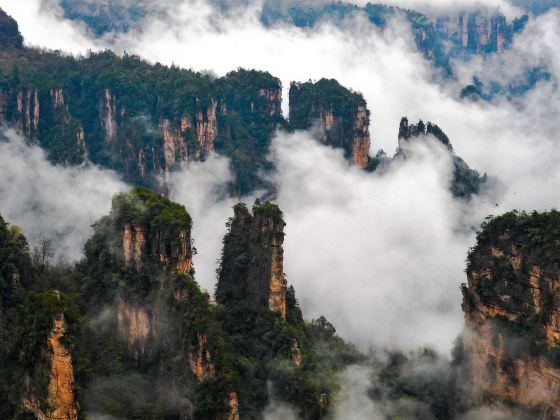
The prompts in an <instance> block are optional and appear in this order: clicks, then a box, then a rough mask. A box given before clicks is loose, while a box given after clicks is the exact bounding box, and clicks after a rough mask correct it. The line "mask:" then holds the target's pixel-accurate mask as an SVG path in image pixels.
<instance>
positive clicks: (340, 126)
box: [289, 79, 371, 168]
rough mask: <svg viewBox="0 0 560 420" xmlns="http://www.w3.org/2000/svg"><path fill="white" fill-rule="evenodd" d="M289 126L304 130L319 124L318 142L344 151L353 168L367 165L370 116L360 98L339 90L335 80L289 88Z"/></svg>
mask: <svg viewBox="0 0 560 420" xmlns="http://www.w3.org/2000/svg"><path fill="white" fill-rule="evenodd" d="M289 96H290V98H289V100H290V126H291V127H292V128H294V129H298V130H307V129H310V128H311V127H313V125H314V124H317V123H318V124H319V127H318V128H319V129H318V132H317V136H318V139H319V140H320V141H321V142H323V143H325V144H328V145H330V146H333V147H339V148H342V149H343V150H344V154H345V156H346V157H347V158H348V159H350V160H351V161H352V162H353V163H354V164H355V165H356V166H358V167H360V168H365V167H367V165H368V162H369V149H370V145H371V139H370V134H369V116H370V113H369V111H368V109H367V107H366V102H365V100H364V98H363V97H362V95H360V94H359V93H356V92H352V91H351V90H348V89H346V88H345V87H343V86H341V85H340V84H339V83H338V82H336V81H335V80H327V79H321V80H319V81H318V82H317V83H312V82H306V83H292V84H291V85H290V95H289Z"/></svg>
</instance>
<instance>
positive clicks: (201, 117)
mask: <svg viewBox="0 0 560 420" xmlns="http://www.w3.org/2000/svg"><path fill="white" fill-rule="evenodd" d="M217 105H218V104H217V102H216V100H215V99H212V101H211V104H210V106H209V107H208V108H206V110H204V111H203V110H200V111H198V113H197V114H196V131H197V135H198V145H199V148H200V150H201V151H202V152H203V153H211V152H213V151H214V140H215V139H216V135H217V134H218V123H217V120H216V107H217Z"/></svg>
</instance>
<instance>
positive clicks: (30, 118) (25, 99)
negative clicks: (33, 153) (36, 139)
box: [17, 89, 40, 136]
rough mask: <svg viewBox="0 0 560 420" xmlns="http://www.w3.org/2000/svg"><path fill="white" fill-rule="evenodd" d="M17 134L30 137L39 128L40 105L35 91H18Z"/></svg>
mask: <svg viewBox="0 0 560 420" xmlns="http://www.w3.org/2000/svg"><path fill="white" fill-rule="evenodd" d="M17 112H18V125H17V132H18V133H19V134H23V135H26V136H32V135H34V134H35V133H36V132H37V129H38V128H39V117H40V105H39V93H38V91H37V89H24V90H20V91H19V92H18V94H17Z"/></svg>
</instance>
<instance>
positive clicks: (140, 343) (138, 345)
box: [116, 297, 155, 360]
mask: <svg viewBox="0 0 560 420" xmlns="http://www.w3.org/2000/svg"><path fill="white" fill-rule="evenodd" d="M116 311H117V327H118V333H119V336H120V338H121V339H122V340H123V341H124V342H125V343H126V344H127V348H128V351H129V352H130V354H131V355H133V357H134V358H135V359H137V360H138V359H140V358H142V356H143V355H144V352H145V350H146V344H147V341H148V339H150V338H154V336H155V328H154V314H153V312H152V311H150V310H148V309H147V308H144V307H138V306H137V305H133V304H131V303H128V302H126V301H125V300H124V299H123V298H121V297H119V298H117V304H116Z"/></svg>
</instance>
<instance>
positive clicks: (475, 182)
mask: <svg viewBox="0 0 560 420" xmlns="http://www.w3.org/2000/svg"><path fill="white" fill-rule="evenodd" d="M428 138H434V139H436V140H437V141H438V142H440V143H441V144H442V145H443V146H445V148H446V149H447V151H448V153H449V154H450V155H451V158H452V160H453V179H452V180H451V184H450V187H449V188H450V190H451V192H452V193H453V195H454V196H455V197H457V198H469V197H470V196H472V195H473V194H479V193H480V192H481V191H482V190H483V188H484V186H485V185H487V182H488V177H487V176H486V174H484V175H483V176H481V175H480V174H479V173H478V172H477V171H475V170H473V169H471V168H470V167H469V165H467V163H466V162H465V161H464V160H463V159H461V158H460V157H459V156H457V155H456V154H455V152H454V151H453V146H452V145H451V141H450V140H449V137H447V135H446V134H445V133H444V132H443V131H442V129H441V128H439V127H438V126H437V125H436V124H432V123H431V122H428V123H427V124H425V123H424V122H423V121H422V120H420V121H419V122H418V124H416V125H414V124H409V123H408V119H407V118H406V117H403V118H402V120H401V123H400V126H399V147H398V149H397V153H396V154H395V157H394V159H395V158H396V159H400V158H404V159H406V157H407V151H406V147H405V145H406V144H407V143H410V142H413V141H422V140H425V139H428Z"/></svg>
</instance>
